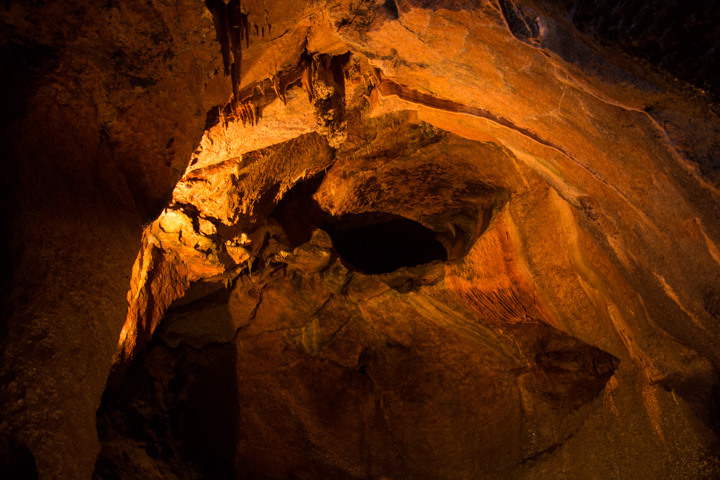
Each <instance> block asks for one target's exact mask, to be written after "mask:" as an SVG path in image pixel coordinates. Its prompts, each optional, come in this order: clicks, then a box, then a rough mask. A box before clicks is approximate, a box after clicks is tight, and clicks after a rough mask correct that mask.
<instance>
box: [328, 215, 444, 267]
mask: <svg viewBox="0 0 720 480" xmlns="http://www.w3.org/2000/svg"><path fill="white" fill-rule="evenodd" d="M328 233H329V234H330V236H331V237H332V239H333V245H334V247H335V250H337V252H338V254H339V255H340V257H341V258H342V259H343V260H345V261H346V262H347V263H349V264H350V265H352V266H353V267H355V268H357V269H358V270H361V271H364V272H368V273H388V272H392V271H395V270H397V269H399V268H402V267H414V266H416V265H422V264H425V263H430V262H434V261H436V260H440V261H445V260H447V252H446V251H445V247H443V246H442V244H441V243H440V242H439V241H437V240H436V239H435V232H433V231H432V230H430V229H429V228H427V227H425V226H423V225H421V224H419V223H417V222H414V221H412V220H408V219H407V218H404V217H400V216H396V215H389V214H383V213H374V212H373V213H366V214H358V215H345V216H343V217H340V218H339V219H337V221H336V223H335V224H334V225H332V228H330V229H328Z"/></svg>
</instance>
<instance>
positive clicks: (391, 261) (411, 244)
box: [271, 173, 448, 274]
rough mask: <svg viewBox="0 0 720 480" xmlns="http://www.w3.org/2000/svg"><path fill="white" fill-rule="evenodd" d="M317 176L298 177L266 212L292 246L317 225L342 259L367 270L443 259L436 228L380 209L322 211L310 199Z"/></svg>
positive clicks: (444, 252)
mask: <svg viewBox="0 0 720 480" xmlns="http://www.w3.org/2000/svg"><path fill="white" fill-rule="evenodd" d="M323 178H324V174H323V173H321V174H318V175H316V176H314V177H312V178H310V179H308V180H305V181H303V182H300V183H298V184H297V185H296V186H294V187H293V188H292V189H291V190H290V191H289V192H288V193H286V194H285V196H284V197H283V199H282V200H281V201H280V202H279V203H278V205H277V207H276V208H275V210H274V211H273V213H272V215H271V216H272V217H273V218H274V219H275V220H277V221H278V222H279V223H280V224H281V225H282V227H283V229H284V231H285V234H286V235H287V237H288V239H289V240H290V242H291V243H292V244H293V246H299V245H302V244H303V243H305V242H307V241H308V240H310V237H311V235H312V231H313V230H314V229H315V228H321V229H323V230H325V231H326V232H327V233H328V234H329V235H330V238H332V241H333V247H334V249H335V251H336V252H337V254H338V255H339V257H340V258H341V260H343V262H344V263H346V264H347V265H348V266H350V267H352V268H353V269H355V270H358V271H361V272H365V273H370V274H380V273H389V272H393V271H395V270H398V269H400V268H403V267H414V266H417V265H422V264H427V263H431V262H434V261H436V260H440V261H446V260H447V259H448V253H447V250H446V249H445V247H444V246H443V244H442V243H441V242H440V241H438V239H437V233H436V232H434V231H433V230H431V229H429V228H427V227H426V226H424V225H422V224H420V223H418V222H416V221H413V220H410V219H408V218H405V217H402V216H400V215H394V214H390V213H385V212H365V213H358V214H345V215H339V216H334V215H331V214H329V213H328V212H325V211H324V210H322V209H321V208H320V206H319V205H318V204H317V202H316V201H315V200H314V199H313V194H314V193H315V191H316V190H317V189H318V187H319V186H320V184H321V183H322V181H323Z"/></svg>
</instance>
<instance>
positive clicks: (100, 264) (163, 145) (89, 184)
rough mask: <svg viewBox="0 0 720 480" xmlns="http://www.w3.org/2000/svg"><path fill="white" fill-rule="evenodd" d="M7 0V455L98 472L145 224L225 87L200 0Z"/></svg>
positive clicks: (49, 469)
mask: <svg viewBox="0 0 720 480" xmlns="http://www.w3.org/2000/svg"><path fill="white" fill-rule="evenodd" d="M1 10H2V12H1V13H0V19H1V22H0V25H1V27H0V32H1V33H0V36H1V38H2V47H0V48H1V49H2V55H1V60H0V62H1V66H0V69H1V70H2V72H3V73H2V80H1V81H2V138H3V151H4V153H3V156H2V165H3V175H2V180H1V186H2V188H1V189H2V198H3V209H2V225H3V247H4V248H3V251H4V253H3V256H4V259H5V260H6V261H7V262H6V263H4V264H3V281H4V283H3V286H4V288H3V316H2V325H1V327H2V334H1V335H2V338H1V341H0V345H1V346H0V349H1V350H0V353H1V355H2V361H1V367H0V378H1V379H2V381H0V384H1V386H0V389H1V393H0V401H1V402H2V407H0V408H1V409H2V412H3V413H2V418H3V421H2V422H1V424H0V438H2V442H0V446H1V448H0V458H1V459H2V460H0V465H2V467H0V468H2V469H3V470H2V471H3V472H5V473H3V474H2V475H3V476H4V475H5V474H6V473H7V474H8V475H10V476H9V477H5V478H14V477H13V475H14V473H13V472H15V473H17V474H18V478H32V476H31V472H33V471H36V472H37V475H39V478H87V477H89V476H90V473H91V472H92V470H93V468H94V464H95V457H96V455H97V453H98V451H99V448H100V447H99V444H98V441H97V433H96V428H95V410H96V409H97V407H98V405H99V404H100V397H101V395H102V392H103V390H104V388H105V382H106V379H107V375H108V373H109V371H110V365H111V358H112V355H113V352H114V348H115V345H116V344H117V339H118V334H119V332H120V328H121V327H122V324H123V321H124V318H125V315H126V311H127V307H126V294H127V286H128V284H129V281H130V274H131V269H132V264H133V261H134V259H135V257H136V255H137V249H138V246H139V238H140V234H141V231H142V224H143V223H144V222H145V221H146V220H147V219H148V218H151V217H154V216H155V215H157V212H159V208H162V206H163V204H164V203H165V202H166V201H167V200H166V199H167V197H168V196H169V192H170V191H171V190H172V188H173V186H174V183H175V182H176V181H177V179H178V178H179V177H180V175H181V174H182V171H183V170H184V168H185V165H186V164H187V159H188V157H189V155H190V153H191V152H192V150H193V149H194V148H195V143H196V142H197V140H198V138H199V136H200V133H201V131H202V128H203V126H204V124H205V120H206V112H207V110H208V109H209V108H210V105H212V104H214V103H215V102H216V101H217V100H216V98H213V93H212V92H213V89H214V88H215V89H217V90H218V91H220V92H223V93H221V95H220V96H221V97H222V96H223V95H224V94H225V93H224V92H226V91H229V86H226V85H225V83H226V82H225V80H224V79H221V80H219V81H216V83H217V85H215V86H214V85H213V79H214V78H216V77H215V75H214V73H213V72H214V71H215V68H216V66H215V65H214V63H215V57H216V56H217V55H218V54H216V52H215V49H214V48H213V49H207V50H203V48H202V45H203V43H205V42H207V43H210V42H211V41H212V37H208V38H206V36H205V32H206V31H207V32H212V22H211V20H209V15H208V13H207V12H206V10H205V7H204V6H203V5H202V4H197V3H196V2H185V3H184V4H176V3H174V2H173V3H170V2H166V3H158V4H153V5H148V4H146V3H145V2H135V3H128V2H118V3H115V2H105V3H104V4H100V3H98V4H91V3H90V2H6V5H4V6H3V7H2V9H1ZM190 45H192V47H190ZM204 52H207V55H204ZM208 84H209V85H208ZM176 98H182V99H183V100H182V101H176ZM28 452H29V453H28ZM24 475H27V476H24Z"/></svg>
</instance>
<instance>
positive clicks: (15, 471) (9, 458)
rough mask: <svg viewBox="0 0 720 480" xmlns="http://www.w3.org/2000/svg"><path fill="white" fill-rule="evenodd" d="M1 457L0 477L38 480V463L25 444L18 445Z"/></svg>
mask: <svg viewBox="0 0 720 480" xmlns="http://www.w3.org/2000/svg"><path fill="white" fill-rule="evenodd" d="M3 457H4V458H0V478H2V479H4V480H37V478H38V473H37V465H36V464H35V457H34V456H33V454H32V452H31V451H30V450H29V449H28V448H27V447H26V446H24V445H16V446H15V447H13V448H12V449H11V450H10V452H9V453H7V454H5V455H3Z"/></svg>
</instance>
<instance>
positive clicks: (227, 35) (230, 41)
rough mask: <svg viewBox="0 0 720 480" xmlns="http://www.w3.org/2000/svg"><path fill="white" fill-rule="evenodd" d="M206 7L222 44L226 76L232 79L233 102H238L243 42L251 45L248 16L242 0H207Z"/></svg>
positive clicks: (246, 45)
mask: <svg viewBox="0 0 720 480" xmlns="http://www.w3.org/2000/svg"><path fill="white" fill-rule="evenodd" d="M205 5H206V6H207V8H208V10H210V12H211V13H212V16H213V24H214V25H215V33H216V35H217V40H218V42H219V43H220V51H221V52H222V57H223V67H224V72H225V75H226V76H227V75H230V78H231V79H232V93H233V101H234V102H237V101H238V92H239V91H240V67H241V64H242V42H243V40H245V48H247V47H248V46H249V45H250V28H249V27H248V17H247V14H246V13H244V12H243V11H242V7H241V5H240V0H230V1H229V2H227V3H226V2H225V1H224V0H206V2H205Z"/></svg>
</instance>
